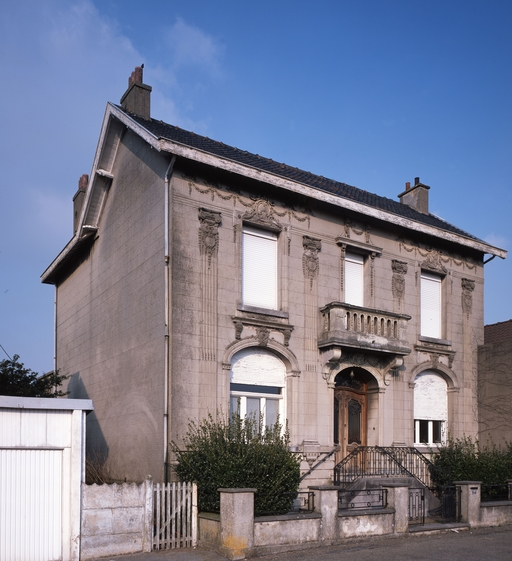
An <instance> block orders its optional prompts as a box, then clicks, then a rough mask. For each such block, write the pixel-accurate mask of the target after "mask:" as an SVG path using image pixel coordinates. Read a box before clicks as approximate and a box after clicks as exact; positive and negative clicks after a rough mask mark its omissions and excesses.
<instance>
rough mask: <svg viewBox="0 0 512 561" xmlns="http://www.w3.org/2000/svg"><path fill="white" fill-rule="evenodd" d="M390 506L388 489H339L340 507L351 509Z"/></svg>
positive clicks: (341, 508)
mask: <svg viewBox="0 0 512 561" xmlns="http://www.w3.org/2000/svg"><path fill="white" fill-rule="evenodd" d="M387 506H388V490H387V489H362V490H361V489H360V490H355V489H351V490H346V489H340V490H339V491H338V508H339V509H340V510H349V509H376V508H386V507H387Z"/></svg>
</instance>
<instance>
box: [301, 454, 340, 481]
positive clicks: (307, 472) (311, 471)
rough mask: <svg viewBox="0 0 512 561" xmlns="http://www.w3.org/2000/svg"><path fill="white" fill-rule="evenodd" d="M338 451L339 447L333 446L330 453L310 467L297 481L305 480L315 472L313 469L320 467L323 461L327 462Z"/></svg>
mask: <svg viewBox="0 0 512 561" xmlns="http://www.w3.org/2000/svg"><path fill="white" fill-rule="evenodd" d="M338 449H339V446H335V447H334V448H333V449H332V450H331V451H330V452H328V453H327V454H326V455H325V456H324V457H323V458H322V459H321V460H320V461H319V462H317V463H316V464H315V465H314V466H313V467H311V468H310V469H309V470H308V471H306V473H305V474H304V475H302V477H301V478H300V479H299V481H303V480H304V479H306V477H307V476H308V475H311V473H313V471H315V469H316V468H317V467H318V466H320V465H322V464H323V463H324V462H325V460H327V459H328V458H330V457H331V456H332V455H333V454H334V452H336V450H338Z"/></svg>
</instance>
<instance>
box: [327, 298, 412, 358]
mask: <svg viewBox="0 0 512 561" xmlns="http://www.w3.org/2000/svg"><path fill="white" fill-rule="evenodd" d="M320 313H321V314H322V331H321V333H320V337H319V339H318V347H319V348H320V349H322V348H326V347H333V346H335V347H344V348H350V349H354V350H359V351H370V350H371V351H374V352H377V353H387V354H394V355H402V356H403V355H408V354H409V353H410V352H411V347H410V345H409V342H408V341H407V323H408V321H409V320H410V319H411V316H408V315H405V314H396V313H393V312H384V311H382V310H374V309H371V308H362V307H360V306H352V305H351V304H343V303H341V302H331V303H330V304H327V306H324V307H323V308H321V309H320Z"/></svg>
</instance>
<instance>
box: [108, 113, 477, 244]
mask: <svg viewBox="0 0 512 561" xmlns="http://www.w3.org/2000/svg"><path fill="white" fill-rule="evenodd" d="M118 108H119V109H120V110H121V111H123V112H124V113H126V114H127V115H129V116H130V117H131V118H132V119H133V120H134V121H136V122H137V123H139V124H140V125H141V126H142V127H144V128H145V129H147V130H148V131H149V132H150V133H152V134H153V135H154V136H156V137H157V138H161V139H167V140H171V141H173V142H178V143H180V144H183V145H185V146H189V147H191V148H195V149H197V150H201V151H203V152H207V153H209V154H212V155H215V156H219V157H221V158H225V159H227V160H231V161H233V162H237V163H239V164H242V165H245V166H250V167H252V168H255V169H258V170H261V171H265V172H268V173H272V174H274V175H277V176H280V177H283V178H285V179H290V180H292V181H296V182H298V183H302V184H304V185H307V186H309V187H314V188H315V189H319V190H321V191H325V192H327V193H331V194H333V195H337V196H339V197H343V198H345V199H349V200H352V201H355V202H357V203H361V204H363V205H368V206H371V207H373V208H376V209H379V210H383V211H386V212H391V213H393V214H396V215H398V216H401V217H403V218H406V219H409V220H414V221H415V222H420V223H422V224H426V225H428V226H433V227H435V228H440V229H441V230H445V231H447V232H452V233H454V234H457V235H459V236H463V237H465V238H469V239H472V240H476V241H480V242H481V241H482V240H480V239H479V238H477V237H475V236H472V235H471V234H469V233H468V232H465V231H464V230H461V229H460V228H457V227H456V226H453V225H452V224H450V223H448V222H446V221H445V220H443V219H441V218H439V217H437V216H435V215H433V214H423V213H421V212H418V211H416V210H414V209H413V208H411V207H409V206H407V205H405V204H402V203H400V202H399V201H394V200H393V199H388V198H386V197H381V196H379V195H375V194H374V193H370V192H368V191H365V190H363V189H359V188H358V187H353V186H351V185H347V184H346V183H341V182H339V181H335V180H333V179H328V178H326V177H323V176H321V175H315V174H313V173H310V172H308V171H304V170H301V169H298V168H294V167H291V166H288V165H286V164H280V163H278V162H275V161H274V160H271V159H269V158H264V157H262V156H259V155H257V154H251V153H250V152H246V151H244V150H239V149H238V148H234V147H232V146H228V145H227V144H224V143H222V142H218V141H216V140H212V139H211V138H208V137H206V136H201V135H198V134H195V133H193V132H190V131H186V130H184V129H181V128H179V127H176V126H174V125H169V124H167V123H164V122H163V121H157V120H156V119H144V118H142V117H139V116H138V115H134V114H132V113H129V112H127V111H124V110H123V109H122V108H121V107H119V106H118ZM483 243H485V242H483Z"/></svg>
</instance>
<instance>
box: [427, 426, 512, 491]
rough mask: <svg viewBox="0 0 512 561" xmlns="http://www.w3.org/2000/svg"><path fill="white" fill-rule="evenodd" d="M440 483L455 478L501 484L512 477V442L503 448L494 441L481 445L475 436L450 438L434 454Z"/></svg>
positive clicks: (436, 474) (435, 477)
mask: <svg viewBox="0 0 512 561" xmlns="http://www.w3.org/2000/svg"><path fill="white" fill-rule="evenodd" d="M433 463H434V466H435V469H434V470H433V471H432V479H433V480H434V483H435V484H436V485H447V484H450V483H451V482H453V481H481V482H482V483H483V484H484V485H498V484H501V483H505V481H506V480H507V479H510V478H512V445H511V444H507V445H506V446H505V447H504V448H499V447H497V446H496V445H494V444H489V445H487V446H481V445H480V444H479V443H478V441H473V440H472V439H471V437H466V436H465V437H463V438H458V439H456V440H453V439H450V440H448V442H447V443H446V445H444V446H441V447H440V448H439V451H438V452H437V453H436V454H434V456H433Z"/></svg>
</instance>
